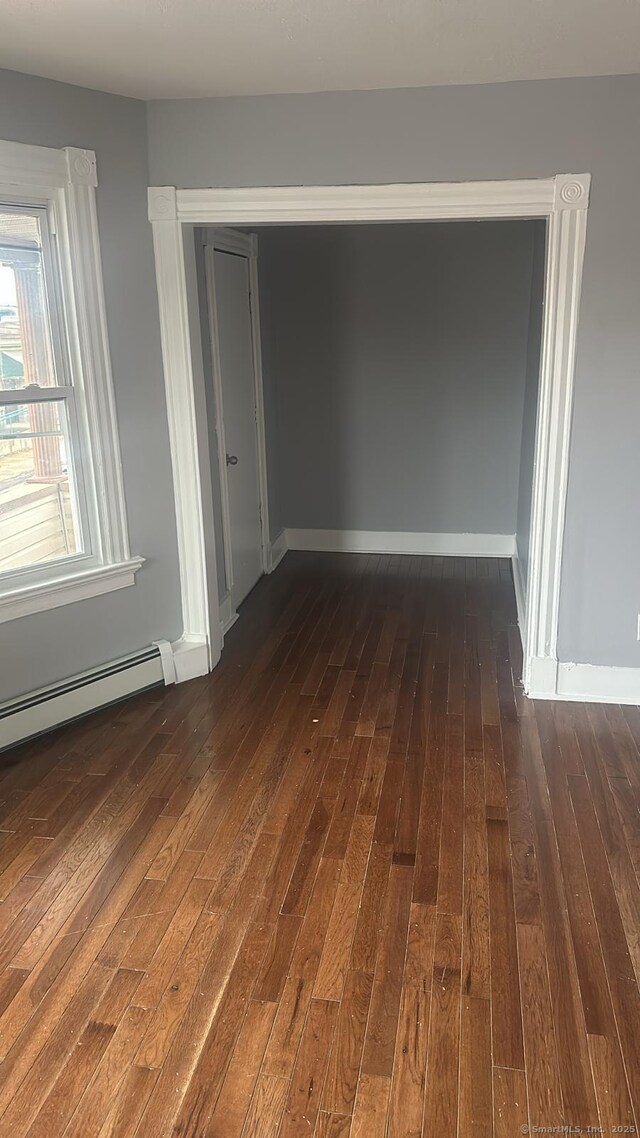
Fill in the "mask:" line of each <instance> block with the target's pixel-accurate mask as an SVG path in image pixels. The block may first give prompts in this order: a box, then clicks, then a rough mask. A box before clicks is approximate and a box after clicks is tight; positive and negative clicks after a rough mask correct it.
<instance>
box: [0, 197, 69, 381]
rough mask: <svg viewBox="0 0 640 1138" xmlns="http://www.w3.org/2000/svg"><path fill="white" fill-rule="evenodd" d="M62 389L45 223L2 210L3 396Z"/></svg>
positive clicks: (0, 309)
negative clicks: (54, 343) (32, 388)
mask: <svg viewBox="0 0 640 1138" xmlns="http://www.w3.org/2000/svg"><path fill="white" fill-rule="evenodd" d="M31 383H36V384H38V385H39V386H40V387H50V386H51V385H52V384H54V383H56V376H55V366H54V356H53V350H52V342H51V326H50V321H49V309H48V305H47V295H46V286H45V279H44V266H43V258H42V231H41V220H40V216H39V215H38V214H37V213H34V214H29V213H23V212H21V211H19V210H10V209H8V208H7V207H6V206H0V391H3V390H4V391H15V390H19V389H20V388H22V387H26V386H27V384H31Z"/></svg>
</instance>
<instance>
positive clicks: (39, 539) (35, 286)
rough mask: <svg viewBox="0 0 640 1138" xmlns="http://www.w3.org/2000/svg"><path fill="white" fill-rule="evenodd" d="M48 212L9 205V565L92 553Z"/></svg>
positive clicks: (2, 429)
mask: <svg viewBox="0 0 640 1138" xmlns="http://www.w3.org/2000/svg"><path fill="white" fill-rule="evenodd" d="M49 242H50V235H49V231H48V225H47V215H46V211H44V210H42V211H41V210H34V211H32V212H27V211H26V210H23V209H21V208H19V207H15V208H12V207H5V206H0V573H3V572H6V571H7V570H16V569H21V568H26V567H28V566H34V565H38V564H40V563H43V562H48V561H53V560H57V559H59V558H63V557H69V556H73V555H74V554H78V553H81V552H83V540H82V526H81V520H80V510H79V504H78V490H77V485H76V479H75V476H74V458H75V457H77V455H76V454H75V453H74V452H75V451H76V450H77V446H76V443H75V437H74V436H75V432H74V402H73V389H72V388H71V386H70V385H69V386H67V385H68V384H69V381H68V379H67V377H66V376H65V374H64V371H65V367H64V359H65V353H64V340H63V335H62V327H61V325H62V322H61V320H59V316H60V313H57V312H56V299H57V298H56V287H55V285H56V281H55V271H54V264H53V260H52V258H51V251H50V247H49Z"/></svg>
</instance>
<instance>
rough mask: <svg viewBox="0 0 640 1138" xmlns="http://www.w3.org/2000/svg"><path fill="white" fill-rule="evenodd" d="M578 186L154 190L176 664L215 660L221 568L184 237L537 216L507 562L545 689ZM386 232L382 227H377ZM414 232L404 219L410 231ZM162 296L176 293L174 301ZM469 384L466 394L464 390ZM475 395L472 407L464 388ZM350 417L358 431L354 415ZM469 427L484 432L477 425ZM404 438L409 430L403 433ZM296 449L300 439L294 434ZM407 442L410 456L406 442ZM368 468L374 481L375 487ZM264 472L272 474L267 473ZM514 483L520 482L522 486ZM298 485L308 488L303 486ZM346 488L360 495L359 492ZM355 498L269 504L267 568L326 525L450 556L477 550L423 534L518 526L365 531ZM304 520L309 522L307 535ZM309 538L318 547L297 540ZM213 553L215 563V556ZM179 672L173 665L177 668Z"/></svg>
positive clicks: (530, 688)
mask: <svg viewBox="0 0 640 1138" xmlns="http://www.w3.org/2000/svg"><path fill="white" fill-rule="evenodd" d="M588 191H589V176H588V175H557V176H556V177H555V178H550V179H546V180H533V181H523V182H504V183H500V182H487V183H466V184H448V185H444V184H433V185H429V184H426V185H406V186H364V187H362V186H360V187H356V186H346V187H337V186H335V187H291V188H284V187H283V188H273V187H272V188H261V189H250V190H247V189H243V190H178V191H175V190H173V189H172V188H166V187H162V188H158V189H154V190H151V191H150V217H151V220H152V221H153V228H154V241H155V249H156V266H157V276H158V286H159V297H160V307H161V314H162V331H163V350H164V360H165V378H166V383H167V390H168V394H169V418H170V434H171V439H172V457H173V462H174V474H175V476H176V477H175V483H176V505H177V512H178V519H179V530H180V529H181V521H184V520H185V518H187V519H188V522H189V525H188V527H187V530H186V531H185V532H184V536H185V538H186V541H185V542H184V543H183V541H182V537H183V533H180V545H181V549H180V562H181V581H182V587H183V612H184V614H185V631H184V635H183V638H182V640H181V642H180V643H179V644H178V645H177V646H176V647H177V651H178V653H180V651H181V650H182V651H184V652H185V653H187V654H188V656H189V659H190V661H191V662H190V663H189V664H187V666H186V667H185V668H184V669H183V674H199V673H201V672H202V671H205V670H208V669H209V668H211V667H212V666H214V665H215V663H216V661H217V659H218V658H219V654H220V650H221V643H222V633H221V630H220V624H219V620H220V595H221V592H220V588H219V579H218V567H217V566H216V565H214V564H213V563H212V554H213V555H214V556H215V555H216V552H215V551H216V545H217V543H216V534H215V531H214V526H213V513H214V511H213V504H212V499H213V492H214V490H215V483H216V481H217V478H216V467H215V463H214V465H213V468H212V465H211V461H210V457H211V456H210V447H209V438H208V431H207V423H206V414H203V410H204V406H203V405H204V404H205V392H206V384H207V380H206V375H205V367H204V365H203V361H202V339H201V334H200V333H201V329H200V328H199V327H198V315H200V321H201V320H202V310H201V307H200V313H199V312H198V295H197V278H198V266H197V258H196V255H195V253H194V243H193V240H192V238H193V233H194V230H195V228H196V227H202V226H208V225H212V226H215V227H216V228H219V227H224V228H229V227H231V228H233V229H242V230H248V231H249V232H252V233H255V232H257V231H258V232H259V227H260V226H261V225H265V224H266V225H268V226H270V227H271V226H274V225H276V224H280V225H290V224H292V223H293V224H295V225H301V224H304V223H307V224H310V225H314V226H315V225H318V224H321V223H331V224H332V225H335V223H336V222H338V223H342V224H344V223H354V222H355V223H362V222H369V223H371V222H376V223H377V222H398V221H401V222H407V221H412V222H413V221H415V222H420V221H457V220H465V221H469V220H474V221H488V220H491V221H497V220H498V219H501V220H503V221H508V222H509V223H514V222H517V221H524V220H526V221H527V222H529V223H534V224H535V223H536V222H538V223H540V222H542V223H543V224H542V225H540V224H538V232H541V233H543V235H544V236H543V240H542V242H541V245H542V246H543V255H542V256H541V257H540V258H539V261H540V263H541V264H542V266H543V268H542V270H541V273H540V276H541V280H542V292H543V296H544V303H543V306H542V316H541V319H540V321H539V325H540V330H541V335H540V337H539V340H538V343H540V344H541V355H540V367H539V369H538V370H539V384H538V389H537V395H536V394H535V391H534V397H533V404H534V410H535V413H534V415H533V416H532V417H531V416H530V418H532V420H533V428H532V429H531V430H530V438H529V452H530V458H531V466H532V480H531V481H532V486H531V494H530V509H529V511H528V512H529V517H530V519H531V524H530V530H529V534H528V535H527V540H526V543H525V545H526V556H525V557H522V556H520V557H516V559H515V568H516V591H517V594H518V607H519V624H520V630H521V634H522V640H523V649H524V677H523V678H524V684H525V690H526V691H527V693H528V694H531V695H536V696H539V697H544V696H548V697H553V695H554V694H555V692H556V679H557V657H556V638H557V619H558V595H559V584H560V573H561V561H562V538H563V527H564V504H565V496H566V476H567V464H568V443H569V429H570V419H571V398H572V384H573V364H574V352H575V336H576V328H577V314H578V303H579V293H580V282H581V274H582V259H583V250H584V241H585V233H586V217H587V207H588ZM383 228H385V227H384V226H381V227H380V229H383ZM412 228H413V227H412V226H407V227H406V230H407V231H408V230H410V229H412ZM442 228H445V229H446V228H447V227H442ZM452 228H453V227H452ZM471 228H473V227H471ZM334 232H337V230H334ZM369 275H370V278H371V279H375V277H376V275H377V276H380V274H379V272H377V269H376V266H375V264H373V263H372V264H371V266H370V274H369ZM172 301H174V302H176V301H177V303H173V304H172ZM219 339H220V337H219ZM263 341H264V332H263ZM263 346H264V345H263ZM461 347H462V343H461V342H458V343H456V344H455V350H456V351H459V350H461ZM454 354H455V352H454ZM405 394H406V392H405ZM475 394H476V393H473V392H472V395H475ZM471 402H472V403H473V398H472V399H471ZM522 405H523V408H524V393H522ZM317 418H318V416H317V415H313V412H312V413H311V415H310V416H309V419H311V420H313V419H316V420H317ZM366 418H367V416H363V419H366ZM355 419H356V427H358V423H357V412H355ZM414 419H416V420H417V419H419V416H414ZM311 425H312V426H313V425H314V423H311ZM365 425H366V427H367V429H369V428H370V426H371V424H370V422H369V423H367V424H365ZM410 427H411V429H412V430H415V422H412V423H411V424H410ZM363 429H364V428H363ZM478 431H479V433H480V434H481V433H482V432H481V430H480V426H478ZM187 433H190V436H191V439H192V440H193V438H194V437H195V439H196V440H197V449H196V452H195V453H193V450H192V453H191V455H190V456H189V458H188V459H187V456H186V454H185V446H184V444H185V439H186V435H187ZM365 433H366V432H365ZM285 434H286V432H285ZM297 435H300V437H301V438H302V437H303V436H304V432H302V431H300V432H293V435H292V434H291V432H289V437H288V440H287V441H288V442H290V441H291V438H292V437H293V438H294V439H296V438H297ZM356 436H357V431H356ZM408 440H409V435H407V441H408ZM388 441H390V442H391V443H393V446H392V447H391V451H392V453H394V454H395V456H396V457H397V458H398V459H399V461H400V465H401V466H403V465H404V466H405V467H406V462H405V459H404V458H403V454H402V437H401V438H400V439H398V438H395V440H394V439H393V437H392V435H389V438H388V439H387V438H386V437H385V435H384V433H383V434H381V436H380V438H379V440H378V443H379V445H378V451H379V453H380V454H383V453H385V452H384V447H385V444H386V443H387V442H388ZM414 441H415V438H414ZM427 441H428V440H427ZM438 442H440V443H441V442H442V440H439V439H438V438H437V434H436V436H432V437H431V440H430V444H431V445H430V450H431V451H433V450H435V449H437V447H436V446H435V444H436V443H438ZM297 445H299V446H300V445H304V443H303V442H300V439H297ZM320 449H322V448H321V447H320ZM325 449H326V447H325ZM412 449H413V452H414V453H415V450H416V448H415V447H413V448H412ZM423 449H424V448H423ZM467 451H468V452H469V453H471V454H472V453H473V447H472V446H468V447H467ZM229 453H230V454H231V453H233V452H231V451H230V452H229ZM443 453H444V452H443ZM460 453H461V452H458V451H457V450H456V447H454V448H453V457H454V458H455V456H456V454H458V458H460ZM484 454H485V458H486V459H487V460H488V462H489V464H490V463H491V461H492V460H493V459H494V458H495V457H496V454H497V448H496V447H494V446H493V445H492V444H491V443H490V441H489V443H488V444H486V445H485V448H484ZM387 457H388V455H387ZM451 457H452V456H451V455H450V454H446V453H444V461H443V463H442V465H443V470H444V471H445V473H446V472H447V461H448V460H449V459H450V458H451ZM180 458H182V459H186V460H187V466H188V467H189V466H190V470H187V471H186V472H185V469H184V467H181V469H180V472H179V476H178V473H177V472H176V465H177V462H178V459H180ZM218 462H219V460H218ZM225 462H226V452H225ZM459 464H460V463H458V465H459ZM378 466H379V468H380V469H378V468H377V467H376V466H375V464H374V466H372V467H371V469H370V470H369V473H368V476H367V477H363V484H364V482H367V483H368V484H369V485H372V486H373V498H374V499H376V500H377V504H378V505H380V506H384V504H385V502H384V498H385V493H386V483H384V484H383V482H381V481H380V478H381V476H382V474H383V473H384V468H385V463H384V462H381V463H379V464H378ZM387 466H388V464H387ZM212 469H213V476H212ZM452 469H453V470H455V469H456V465H455V463H453V465H452V466H451V467H449V475H450V476H449V477H448V478H446V479H445V481H446V489H447V492H448V491H449V489H450V488H451V486H452V485H454V484H455V478H452V477H451V470H452ZM185 473H186V474H189V473H191V474H192V475H193V477H192V478H188V477H186V476H185ZM387 473H388V469H387ZM405 474H406V470H405ZM376 478H378V482H377V483H376ZM284 480H285V482H288V483H289V489H290V488H291V483H292V481H296V478H295V476H293V477H292V475H291V472H289V473H288V474H285V476H284ZM325 480H326V479H325ZM269 481H270V482H271V472H270V476H269ZM401 481H402V480H401ZM412 481H413V482H415V483H416V485H415V486H413V485H412ZM520 481H521V479H520V478H518V482H520ZM478 482H479V483H480V484H482V478H478ZM418 483H419V479H417V480H416V479H415V478H414V479H413V480H412V479H411V478H408V479H407V478H405V479H404V484H405V486H406V485H411V489H412V493H413V490H414V489H415V492H416V494H417V495H418V496H419V495H420V486H419V484H418ZM513 483H514V478H513V476H511V477H509V476H508V475H507V476H503V478H502V482H501V484H502V485H503V487H504V486H510V488H511V491H512V497H513V491H514V485H513ZM469 485H471V484H470V483H469ZM293 489H294V490H297V489H298V487H297V486H294V487H293ZM299 489H300V492H301V493H304V487H303V486H301V487H300V488H299ZM361 489H362V487H360V490H361ZM477 490H478V487H476V486H473V487H472V488H471V490H469V491H468V493H467V495H466V497H467V498H468V499H469V500H472V499H473V495H474V493H476V492H477ZM519 493H520V486H519V487H518V494H519ZM312 497H313V492H310V493H308V494H307V500H308V501H311V500H312ZM355 497H356V498H357V494H356V495H355ZM462 497H464V495H463V496H462ZM498 497H499V495H498V494H491V493H489V494H485V498H487V499H488V502H486V503H485V504H488V505H492V504H495V502H496V501H497V498H498ZM494 499H495V501H494ZM316 504H317V503H316ZM405 504H406V503H405ZM272 505H273V498H272V492H271V489H269V506H272ZM352 506H353V502H350V501H349V500H348V499H347V507H348V509H346V510H345V516H344V517H342V518H340V519H339V527H338V528H337V527H332V526H330V525H327V523H326V522H323V523H321V524H320V525H318V524H317V523H315V524H314V525H311V526H305V525H300V524H299V523H298V524H291V525H290V524H288V523H287V522H286V521H285V524H284V526H283V527H282V532H281V531H276V529H275V526H276V525H277V511H274V516H272V518H271V521H270V523H269V532H268V542H269V544H268V547H267V549H266V551H263V567H264V568H267V569H268V568H270V567H271V566H272V565H273V564H274V562H275V561H276V560H277V558H278V557H279V556H280V555H281V553H282V551H283V547H284V549H286V548H287V547H294V548H295V547H296V546H297V547H298V548H315V547H317V542H318V541H319V540H321V539H319V538H318V537H317V534H318V532H319V531H322V532H323V533H324V539H322V540H326V541H327V542H328V543H329V544H327V545H326V546H322V547H324V548H334V545H333V544H332V543H333V542H335V541H336V540H337V539H336V537H335V534H336V532H337V533H339V534H341V535H344V534H345V533H346V534H347V538H346V539H345V538H344V536H341V537H340V539H339V540H340V541H341V542H343V543H344V542H346V543H347V544H346V545H345V544H341V545H339V548H364V549H369V548H372V547H371V545H370V544H369V545H367V544H366V543H367V542H369V543H370V542H371V540H375V541H378V540H382V539H378V538H377V537H375V538H373V539H372V536H371V535H372V534H374V535H376V534H377V535H379V534H383V535H385V534H386V536H387V538H388V536H389V534H390V533H394V534H395V535H396V536H398V535H399V536H400V540H401V541H404V543H405V546H404V547H403V549H401V550H400V552H415V553H420V552H423V553H434V554H436V555H439V554H448V553H452V552H453V553H457V554H459V555H464V554H465V553H466V552H469V553H470V554H472V555H473V553H474V551H473V550H471V549H469V548H468V544H467V546H466V547H465V546H464V545H463V546H462V547H460V545H458V546H456V547H455V548H453V549H451V548H435V549H431V548H428V547H427V548H425V545H424V541H427V543H428V542H429V541H432V540H433V539H436V544H437V541H440V542H441V543H442V544H443V545H448V544H450V542H451V539H453V540H454V546H455V542H456V540H458V541H459V539H460V535H461V534H462V535H463V537H464V538H465V540H466V539H468V537H469V535H470V534H474V533H475V535H476V536H478V535H480V534H482V535H483V536H484V537H485V538H486V537H493V538H495V537H496V536H498V537H500V538H505V537H506V538H510V539H511V542H512V546H513V545H514V543H515V534H514V532H511V531H508V530H506V529H505V528H504V523H501V524H500V525H499V527H498V528H497V529H495V530H491V531H490V530H488V529H487V528H486V523H483V527H482V528H480V527H478V526H477V525H475V526H471V527H467V526H466V525H465V526H464V528H457V527H456V528H455V529H447V530H442V529H440V528H434V526H433V525H431V524H430V528H429V529H426V528H423V527H424V526H425V525H426V522H425V521H424V520H423V521H421V524H420V527H417V526H415V524H414V523H413V522H411V523H410V524H408V525H407V526H406V528H400V525H399V524H398V521H395V520H394V521H393V528H392V529H383V528H382V523H381V522H379V521H377V522H376V523H375V528H370V527H366V526H365V525H364V523H363V525H362V527H361V526H360V525H359V524H358V525H355V524H354V523H353V522H352V521H351V516H352V515H351V512H350V511H351V507H352ZM397 507H398V501H397V499H396V510H395V513H394V514H393V515H392V517H393V519H395V518H397V517H399V511H398V508H397ZM400 512H401V511H400ZM309 530H311V532H312V536H311V537H309V533H308V531H309ZM516 532H517V531H516ZM327 534H328V535H329V536H328V537H327ZM416 534H420V535H422V539H423V544H422V545H419V546H418V548H415V549H414V548H412V543H413V541H414V538H415V535H416ZM407 535H409V536H407ZM309 541H312V542H313V543H314V544H312V545H309V544H305V543H308V542H309ZM350 543H351V544H350ZM353 543H355V544H353ZM358 543H363V544H362V545H359V544H358ZM218 544H219V541H218ZM387 544H388V543H387ZM384 548H386V545H385V546H384ZM487 552H488V554H489V555H496V556H498V555H501V554H502V555H504V554H505V547H504V546H503V545H501V547H500V548H499V549H490V550H487V549H486V548H484V547H483V548H480V549H477V550H476V551H475V554H476V555H478V556H484V555H485V554H487ZM194 553H195V554H196V556H195V557H194V556H193V554H194ZM514 554H515V548H511V549H509V550H507V555H510V556H514ZM217 560H218V563H219V561H220V554H219V553H218V554H217ZM519 562H520V565H519V564H518V563H519ZM518 569H519V570H520V571H519V572H518ZM175 650H176V649H175V648H174V651H175ZM205 657H206V658H205ZM177 670H178V673H179V674H180V671H181V669H180V667H178V669H177Z"/></svg>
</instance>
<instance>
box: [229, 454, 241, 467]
mask: <svg viewBox="0 0 640 1138" xmlns="http://www.w3.org/2000/svg"><path fill="white" fill-rule="evenodd" d="M237 465H238V456H237V454H228V455H227V466H237Z"/></svg>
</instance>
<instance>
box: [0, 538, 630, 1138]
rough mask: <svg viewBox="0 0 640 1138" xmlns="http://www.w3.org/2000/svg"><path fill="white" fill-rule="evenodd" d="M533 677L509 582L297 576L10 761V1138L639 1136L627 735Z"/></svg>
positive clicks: (2, 1065) (287, 572) (351, 570)
mask: <svg viewBox="0 0 640 1138" xmlns="http://www.w3.org/2000/svg"><path fill="white" fill-rule="evenodd" d="M520 668H521V658H520V641H519V636H518V632H517V627H516V624H515V612H514V599H513V586H512V581H511V572H510V567H509V564H508V563H507V562H499V561H488V560H487V561H485V560H480V559H478V560H474V559H457V558H453V559H442V558H428V557H422V558H421V557H403V558H400V557H392V556H380V557H378V556H346V555H343V556H333V555H313V554H289V555H288V556H287V558H286V559H285V561H284V562H283V563H282V565H281V566H280V568H279V569H278V570H277V571H276V573H275V574H274V575H273V576H272V577H271V578H269V579H265V580H263V581H261V582H260V584H259V585H258V587H257V588H256V589H255V590H254V592H253V594H252V595H251V596H250V598H249V599H248V601H247V602H246V604H245V606H244V607H243V610H242V615H241V619H240V621H239V622H238V624H237V625H236V626H235V628H234V629H233V630H232V632H231V633H230V635H229V636H228V639H227V645H226V647H225V651H224V655H223V660H222V663H221V665H220V667H219V668H218V669H217V670H216V672H215V673H214V674H213V675H212V676H208V677H205V678H202V679H200V680H195V681H193V682H191V683H189V684H185V685H181V686H179V687H176V688H172V689H166V690H164V689H163V690H160V689H158V690H154V691H152V692H149V693H146V694H144V695H142V696H139V697H137V698H135V699H133V700H130V701H129V702H127V703H124V704H121V705H119V706H117V707H114V708H111V709H107V710H104V711H102V712H100V713H98V714H96V715H94V716H92V717H91V718H88V719H86V720H84V721H82V722H81V723H78V724H75V725H71V726H69V727H67V728H65V729H62V730H60V731H58V732H56V733H54V734H52V735H50V736H48V737H45V738H42V739H40V740H38V741H36V742H34V743H31V744H27V745H24V746H23V747H22V748H19V749H18V750H16V751H15V752H13V753H12V754H11V755H9V756H7V755H5V756H3V760H4V766H3V768H2V771H1V772H0V803H1V805H0V830H1V832H0V900H1V904H0V1135H2V1136H3V1138H4V1136H6V1138H9V1136H10V1138H23V1136H27V1135H28V1136H29V1138H57V1136H60V1138H62V1136H64V1138H93V1136H95V1138H125V1136H126V1138H133V1136H134V1135H136V1136H137V1138H165V1136H166V1138H170V1136H180V1138H270V1136H273V1138H275V1136H276V1135H278V1136H279V1138H303V1136H307V1135H309V1136H310V1138H313V1136H315V1138H347V1136H350V1138H418V1136H419V1135H425V1136H428V1138H432V1136H433V1138H436V1136H437V1138H454V1136H456V1135H460V1136H461V1138H485V1136H487V1138H488V1136H489V1135H496V1136H497V1138H515V1136H516V1135H518V1134H520V1133H523V1132H524V1131H523V1128H524V1127H525V1126H527V1125H529V1126H531V1128H532V1131H533V1128H535V1127H562V1126H565V1127H570V1126H581V1127H583V1128H585V1129H586V1128H587V1127H601V1128H602V1130H603V1132H604V1133H605V1134H611V1133H614V1132H618V1133H624V1132H626V1133H630V1132H633V1131H632V1129H631V1128H633V1127H634V1126H635V1125H636V1124H637V1123H640V994H639V988H638V978H639V976H640V885H639V874H640V815H639V812H638V807H639V802H640V755H639V750H638V748H639V747H640V711H639V710H638V709H637V708H620V707H613V706H611V707H602V706H589V705H584V704H583V705H578V704H550V703H538V704H533V703H531V702H529V701H528V700H526V699H525V698H524V697H523V695H522V691H521V687H520V684H519V675H520ZM9 760H11V765H9Z"/></svg>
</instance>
